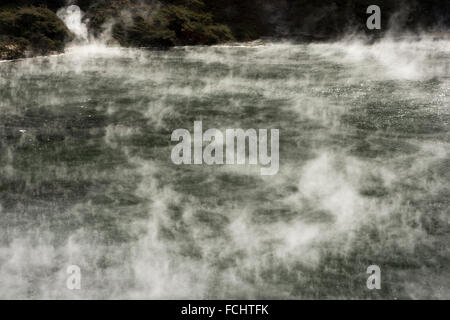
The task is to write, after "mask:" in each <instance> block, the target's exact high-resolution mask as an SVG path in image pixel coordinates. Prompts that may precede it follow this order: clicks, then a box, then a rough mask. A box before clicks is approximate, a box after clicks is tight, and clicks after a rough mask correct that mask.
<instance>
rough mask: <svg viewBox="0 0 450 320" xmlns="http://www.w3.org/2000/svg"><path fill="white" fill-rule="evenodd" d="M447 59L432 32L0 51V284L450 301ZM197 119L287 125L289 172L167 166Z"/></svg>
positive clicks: (99, 293) (142, 293)
mask: <svg viewBox="0 0 450 320" xmlns="http://www.w3.org/2000/svg"><path fill="white" fill-rule="evenodd" d="M449 68H450V44H449V42H448V41H432V40H429V39H425V40H422V41H415V42H406V41H403V42H393V41H389V40H385V41H382V42H380V43H378V44H376V45H373V46H366V45H363V44H361V43H358V42H346V43H344V42H342V43H334V44H312V45H291V44H272V45H266V46H261V47H196V48H176V49H173V50H170V51H145V50H125V49H118V48H103V47H98V46H84V47H78V48H76V47H75V48H72V49H71V50H69V53H67V54H66V55H62V56H56V57H45V58H35V59H28V60H23V61H16V62H8V63H0V98H1V99H0V297H1V298H82V299H87V298H450V280H449V279H450V268H449V263H450V251H449V248H448V242H449V240H450V226H449V221H450V220H449V218H450V216H449V202H450V200H449V196H448V195H449V190H450V185H449V182H450V154H449V150H450V149H449V146H450V139H449V138H450V136H449V129H450V110H449V101H450V78H449V74H450V72H449ZM195 120H203V127H204V128H218V129H226V128H244V129H246V128H268V129H270V128H276V129H280V172H279V173H278V175H276V176H274V177H263V176H261V175H260V174H259V169H258V167H256V166H226V165H225V166H206V165H202V166H175V165H173V164H172V162H171V160H170V152H171V148H172V147H173V145H174V143H172V142H171V141H170V136H171V133H172V131H173V130H175V129H177V128H187V129H189V130H192V127H193V122H194V121H195ZM371 264H376V265H379V266H380V267H381V270H382V289H381V290H375V291H369V290H368V289H367V287H366V280H367V277H368V275H367V274H366V269H367V267H368V266H369V265H371ZM69 265H78V266H80V268H81V270H82V276H83V278H82V290H79V291H70V290H68V289H67V288H66V279H67V274H66V268H67V266H69Z"/></svg>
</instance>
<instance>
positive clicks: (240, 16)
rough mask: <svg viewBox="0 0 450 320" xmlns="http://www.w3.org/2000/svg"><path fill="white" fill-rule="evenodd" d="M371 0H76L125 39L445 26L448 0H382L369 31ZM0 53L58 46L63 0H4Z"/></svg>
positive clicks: (98, 24) (64, 36) (197, 39)
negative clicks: (377, 22) (377, 23)
mask: <svg viewBox="0 0 450 320" xmlns="http://www.w3.org/2000/svg"><path fill="white" fill-rule="evenodd" d="M372 2H373V1H370V0H333V1H325V0H315V1H312V0H245V1H243V0H159V1H158V0H110V1H105V0H78V1H75V3H76V4H77V5H79V6H80V7H81V8H82V10H83V11H84V12H85V13H86V21H88V24H89V28H90V31H91V32H92V33H94V34H97V35H98V34H100V33H102V32H103V31H105V28H106V27H111V28H112V35H113V38H114V39H115V40H116V41H117V42H119V43H120V44H121V45H122V46H131V47H136V46H146V47H147V46H156V47H169V46H174V45H194V44H214V43H219V42H224V41H230V40H237V41H248V40H254V39H258V38H261V37H287V38H293V39H300V40H320V39H331V38H336V37H339V36H341V35H343V34H346V33H348V32H356V33H368V34H370V35H371V36H379V35H381V34H382V33H383V32H385V31H387V30H392V29H394V30H399V31H403V30H409V31H420V30H424V29H425V30H434V29H435V28H436V27H440V29H444V30H448V26H449V25H450V0H430V1H422V2H419V1H418V0H414V1H408V2H406V1H402V0H379V1H378V2H377V5H379V6H380V7H381V8H382V30H381V31H368V30H367V28H366V27H365V25H366V19H367V14H366V8H367V7H368V6H369V5H371V4H372ZM2 3H3V4H0V58H3V59H4V58H14V57H19V56H23V55H25V54H26V53H27V52H29V53H30V54H35V53H40V54H43V53H48V52H51V51H61V50H62V49H63V47H64V43H65V42H66V41H67V40H68V39H70V33H69V32H68V30H67V29H66V28H65V27H64V25H63V24H62V23H61V22H60V21H59V20H58V18H57V17H56V15H55V12H56V10H57V9H58V8H60V7H63V6H64V5H65V4H66V2H65V0H18V1H12V0H3V1H2Z"/></svg>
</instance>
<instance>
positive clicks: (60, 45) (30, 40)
mask: <svg viewBox="0 0 450 320" xmlns="http://www.w3.org/2000/svg"><path fill="white" fill-rule="evenodd" d="M70 39H71V35H70V32H69V30H68V29H67V28H66V26H65V25H64V23H62V21H61V20H59V18H58V17H57V16H56V14H55V13H54V12H52V11H51V10H49V9H47V8H44V7H28V6H27V7H15V6H4V7H1V8H0V59H13V58H19V57H23V56H26V55H32V54H48V53H51V52H60V51H62V50H63V49H64V45H65V42H66V41H68V40H70Z"/></svg>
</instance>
